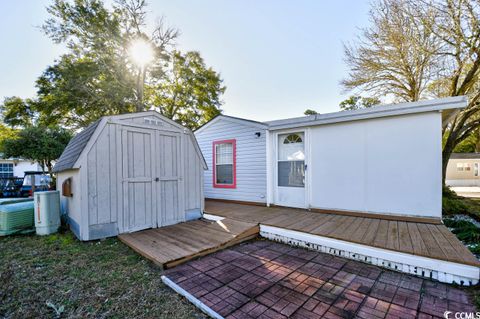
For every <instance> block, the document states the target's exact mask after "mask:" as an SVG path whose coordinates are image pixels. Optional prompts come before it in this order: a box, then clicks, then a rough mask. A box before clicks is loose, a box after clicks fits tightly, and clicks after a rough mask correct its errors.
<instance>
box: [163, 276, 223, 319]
mask: <svg viewBox="0 0 480 319" xmlns="http://www.w3.org/2000/svg"><path fill="white" fill-rule="evenodd" d="M161 279H162V281H163V283H164V284H165V285H167V286H168V287H170V288H171V289H173V290H174V291H175V292H176V293H178V294H179V295H181V296H183V297H185V298H186V299H187V300H188V301H190V302H191V303H192V304H193V305H194V306H195V307H197V308H198V309H200V310H201V311H203V312H204V313H205V314H207V315H209V316H210V317H212V318H215V319H223V317H222V316H220V315H219V314H218V313H217V312H215V311H213V309H212V308H210V307H208V306H207V305H206V304H204V303H203V302H201V301H200V299H198V298H197V297H195V296H193V295H192V294H190V293H189V292H188V291H186V290H185V289H183V288H182V287H180V286H179V285H177V284H176V283H175V282H173V281H172V280H171V279H170V278H168V277H167V276H165V275H162V277H161Z"/></svg>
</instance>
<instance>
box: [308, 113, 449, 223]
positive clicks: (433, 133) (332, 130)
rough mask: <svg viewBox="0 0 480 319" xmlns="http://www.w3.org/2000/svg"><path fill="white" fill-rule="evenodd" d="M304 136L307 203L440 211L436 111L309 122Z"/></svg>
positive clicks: (418, 212) (387, 210) (391, 211)
mask: <svg viewBox="0 0 480 319" xmlns="http://www.w3.org/2000/svg"><path fill="white" fill-rule="evenodd" d="M310 140H311V154H310V163H311V165H310V166H309V168H308V171H307V174H310V177H311V178H310V181H311V185H310V206H311V207H315V208H326V209H340V210H353V211H366V212H372V213H387V214H400V215H415V216H423V217H441V212H442V209H441V202H442V201H441V195H442V193H441V184H442V182H441V158H442V157H441V140H442V138H441V113H439V112H431V113H423V114H416V115H405V116H397V117H390V118H383V119H372V120H365V121H358V122H349V123H339V124H331V125H322V126H317V127H312V128H310ZM307 156H309V155H308V154H307Z"/></svg>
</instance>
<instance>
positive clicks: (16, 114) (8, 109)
mask: <svg viewBox="0 0 480 319" xmlns="http://www.w3.org/2000/svg"><path fill="white" fill-rule="evenodd" d="M0 111H1V113H2V115H3V122H4V123H5V124H7V125H9V126H10V127H26V126H30V125H32V122H33V119H34V115H35V105H34V103H33V101H32V100H30V99H26V100H23V99H21V98H19V97H17V96H12V97H7V98H5V100H4V101H3V104H2V105H0Z"/></svg>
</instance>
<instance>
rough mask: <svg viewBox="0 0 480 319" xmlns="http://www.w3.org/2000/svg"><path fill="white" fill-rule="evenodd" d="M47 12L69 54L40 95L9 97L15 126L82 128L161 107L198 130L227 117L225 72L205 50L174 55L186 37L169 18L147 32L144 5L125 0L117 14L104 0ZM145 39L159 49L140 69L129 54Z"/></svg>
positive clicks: (7, 112)
mask: <svg viewBox="0 0 480 319" xmlns="http://www.w3.org/2000/svg"><path fill="white" fill-rule="evenodd" d="M47 10H48V13H49V15H50V17H49V18H48V19H47V20H46V21H45V23H44V25H43V26H42V30H43V32H44V33H45V34H46V35H47V36H48V37H50V38H51V39H52V40H53V41H54V42H55V43H62V44H65V45H66V47H67V49H68V53H66V54H64V55H62V56H61V57H59V59H57V60H56V61H55V63H54V64H53V65H51V66H49V67H48V68H46V70H45V71H44V72H43V73H42V75H41V76H40V77H39V78H38V80H37V81H36V87H37V89H38V92H37V97H36V98H34V99H32V100H21V99H17V98H11V101H10V100H6V102H8V103H4V105H3V106H2V111H3V112H2V113H3V115H4V118H5V119H6V120H9V119H11V120H9V122H8V123H9V125H12V126H15V127H25V126H27V125H31V123H27V121H26V120H24V118H25V117H26V118H30V119H32V118H33V120H32V121H31V122H32V123H37V124H38V125H44V126H51V125H61V126H65V127H70V128H75V129H76V128H81V127H86V126H87V125H89V124H90V123H91V122H93V121H95V120H96V119H98V118H99V117H101V116H104V115H110V114H119V113H126V112H134V111H144V110H147V109H151V108H152V107H156V108H158V109H159V110H160V111H162V113H163V114H164V115H166V116H168V117H171V118H173V119H174V120H176V121H178V122H179V123H182V124H187V125H188V126H190V127H195V126H196V125H198V124H201V123H203V122H205V121H207V120H208V119H210V118H212V117H213V116H214V115H216V114H218V113H219V112H220V108H219V107H220V105H221V99H220V97H221V95H222V94H223V93H224V91H225V86H223V85H222V80H221V79H220V76H219V74H218V73H216V72H215V71H213V70H212V69H211V68H207V67H206V66H205V63H204V62H203V60H202V58H201V57H200V55H199V53H196V52H189V53H186V54H184V55H183V54H181V53H179V52H176V51H173V52H172V50H173V45H174V41H175V39H176V38H177V37H178V35H179V32H178V30H177V29H174V28H169V27H166V26H165V23H164V21H163V19H158V20H157V22H156V25H155V26H154V28H153V31H152V32H147V30H148V28H147V25H146V17H147V11H146V3H145V1H144V0H117V1H115V2H114V4H113V6H112V7H111V8H110V9H109V8H107V7H106V6H105V5H104V3H103V2H102V1H101V0H75V1H73V2H70V1H67V0H54V3H53V4H52V5H51V6H49V7H48V8H47ZM140 39H141V40H142V41H144V42H145V43H147V44H148V46H151V48H152V50H153V60H152V61H151V62H150V63H149V64H148V65H147V66H145V65H142V66H140V65H138V64H136V63H135V61H134V59H133V57H132V56H131V54H130V53H131V52H129V49H131V46H132V43H135V42H136V41H139V40H140ZM177 75H179V76H180V77H179V78H178V81H177V82H175V80H176V76H177ZM184 80H188V81H187V82H186V83H183V82H182V81H184ZM144 85H145V87H146V88H152V89H151V90H150V95H149V96H147V95H146V94H143V91H144V90H143V87H144ZM181 85H185V88H181V89H180V88H179V86H181ZM175 86H176V88H174V87H175ZM153 88H155V89H156V90H162V89H163V90H165V91H164V92H155V94H154V95H156V96H157V97H160V96H162V97H163V98H158V99H157V98H152V94H153V93H152V91H153ZM152 101H155V102H156V104H151V103H149V102H152ZM159 103H166V104H165V105H163V104H159ZM172 103H179V105H178V106H177V105H175V106H172ZM17 118H18V119H17Z"/></svg>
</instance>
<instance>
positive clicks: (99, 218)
mask: <svg viewBox="0 0 480 319" xmlns="http://www.w3.org/2000/svg"><path fill="white" fill-rule="evenodd" d="M116 148H117V144H116V130H115V125H114V124H107V125H106V126H105V127H104V128H103V130H102V132H101V133H100V135H99V136H98V138H97V142H96V143H95V144H94V145H93V147H92V148H91V149H90V151H89V152H88V155H87V167H86V169H87V170H88V173H87V176H88V180H87V187H88V212H89V214H88V217H89V218H88V221H89V222H88V224H89V225H98V224H108V223H114V222H116V221H117V214H118V211H119V210H118V202H119V200H118V197H117V196H118V192H117V187H118V182H117V179H118V175H119V173H120V174H121V168H120V167H117V157H116V151H117V150H116Z"/></svg>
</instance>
